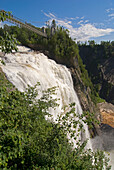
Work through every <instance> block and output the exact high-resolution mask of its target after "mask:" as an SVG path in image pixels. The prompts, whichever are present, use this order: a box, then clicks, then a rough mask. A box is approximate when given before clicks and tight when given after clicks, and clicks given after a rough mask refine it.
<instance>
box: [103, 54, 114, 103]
mask: <svg viewBox="0 0 114 170" xmlns="http://www.w3.org/2000/svg"><path fill="white" fill-rule="evenodd" d="M101 74H102V87H101V90H100V95H101V97H103V98H105V99H106V101H108V102H110V103H112V104H114V57H113V58H109V59H107V60H106V61H105V62H104V63H103V64H102V65H101Z"/></svg>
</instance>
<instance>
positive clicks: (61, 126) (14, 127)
mask: <svg viewBox="0 0 114 170" xmlns="http://www.w3.org/2000/svg"><path fill="white" fill-rule="evenodd" d="M38 85H39V84H38ZM38 85H36V86H35V87H29V88H28V89H27V90H26V92H19V91H18V90H17V89H16V90H13V91H12V90H10V91H9V90H8V88H6V87H4V86H2V87H1V88H0V103H1V105H0V168H1V169H23V170H24V169H37V168H39V169H68V170H69V169H77V170H78V169H85V170H86V169H103V166H104V165H105V166H106V167H107V168H108V164H107V161H108V160H107V158H106V157H105V155H104V153H103V152H100V151H97V152H95V153H94V152H92V151H90V150H85V149H84V148H85V146H86V141H85V142H83V143H80V141H77V136H78V134H77V135H76V136H75V131H76V130H75V129H76V128H77V127H78V125H79V129H78V131H80V130H81V129H82V120H83V119H82V120H81V117H80V120H77V121H74V120H72V118H71V115H72V114H73V115H74V116H75V117H76V116H78V115H77V114H76V113H75V108H74V106H75V105H74V104H70V106H68V107H65V108H64V112H65V113H66V114H64V115H61V116H59V117H58V119H57V120H58V123H54V122H52V121H50V119H49V120H46V119H45V116H46V115H48V117H50V116H51V115H50V113H49V108H50V107H52V108H55V107H56V106H57V103H56V101H57V100H56V99H53V98H52V95H54V94H55V88H51V89H48V90H47V91H45V92H42V97H41V98H40V99H38V98H37V94H38V90H37V86H38ZM69 107H70V109H69ZM68 110H69V111H68ZM50 118H51V117H50ZM70 118H71V119H70ZM68 120H70V121H68ZM72 123H73V124H72ZM72 125H73V126H74V129H71V128H70V127H71V126H72ZM67 133H69V134H70V136H71V138H73V139H75V142H76V145H77V147H76V148H75V149H72V146H73V143H71V144H70V143H69V142H68V139H67Z"/></svg>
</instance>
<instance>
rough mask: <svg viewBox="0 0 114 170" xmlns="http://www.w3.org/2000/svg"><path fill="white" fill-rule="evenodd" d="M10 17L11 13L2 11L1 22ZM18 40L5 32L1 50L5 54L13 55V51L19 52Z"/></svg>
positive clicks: (1, 40) (2, 37)
mask: <svg viewBox="0 0 114 170" xmlns="http://www.w3.org/2000/svg"><path fill="white" fill-rule="evenodd" d="M9 17H10V12H5V11H3V10H2V11H0V21H2V22H3V21H5V20H6V18H9ZM16 44H17V40H16V39H15V38H14V36H13V35H9V33H8V32H7V31H4V34H3V36H0V49H1V50H2V52H4V53H11V52H12V51H13V50H15V51H17V46H16Z"/></svg>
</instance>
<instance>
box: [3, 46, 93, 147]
mask: <svg viewBox="0 0 114 170" xmlns="http://www.w3.org/2000/svg"><path fill="white" fill-rule="evenodd" d="M21 50H24V51H26V48H24V47H21ZM4 62H5V63H6V65H2V64H1V67H2V70H3V72H4V73H5V74H6V76H7V78H8V80H9V81H10V82H12V84H14V85H15V87H16V88H18V90H20V91H24V90H25V89H26V88H27V85H30V86H34V85H35V84H36V83H37V82H40V84H41V90H46V89H47V88H50V87H54V86H56V87H58V90H57V98H59V99H60V100H59V101H58V103H59V107H58V108H57V109H56V110H55V111H54V112H52V113H53V119H54V121H55V120H56V118H57V115H58V114H59V113H61V108H62V107H63V106H64V105H68V104H70V103H73V102H75V103H76V112H77V113H78V114H80V115H81V114H82V109H81V106H80V103H79V100H78V97H77V95H76V92H75V91H74V88H73V81H72V78H71V74H70V72H69V70H68V69H67V68H66V67H65V66H63V65H59V64H56V62H55V61H53V60H50V59H48V58H47V57H46V56H45V55H44V54H42V53H39V54H37V53H35V52H29V53H15V54H7V55H5V59H4ZM74 119H75V118H74ZM84 129H85V134H83V137H82V138H83V139H84V140H85V139H89V140H88V144H87V148H91V149H92V145H91V141H90V136H89V131H88V127H87V125H86V124H84ZM80 138H81V136H80ZM74 146H75V144H74Z"/></svg>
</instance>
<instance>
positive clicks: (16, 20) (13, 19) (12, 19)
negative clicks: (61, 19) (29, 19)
mask: <svg viewBox="0 0 114 170" xmlns="http://www.w3.org/2000/svg"><path fill="white" fill-rule="evenodd" d="M2 11H3V10H2ZM4 12H5V11H4ZM6 20H7V21H8V22H11V23H13V24H16V25H19V26H21V27H24V28H27V29H29V30H31V31H33V32H35V33H36V34H38V35H41V36H43V37H47V35H46V33H43V32H41V31H39V30H38V29H37V28H34V27H33V26H31V25H29V24H27V23H26V22H25V21H23V20H21V19H19V18H17V17H15V16H13V15H11V14H10V16H9V17H7V18H6Z"/></svg>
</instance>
